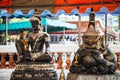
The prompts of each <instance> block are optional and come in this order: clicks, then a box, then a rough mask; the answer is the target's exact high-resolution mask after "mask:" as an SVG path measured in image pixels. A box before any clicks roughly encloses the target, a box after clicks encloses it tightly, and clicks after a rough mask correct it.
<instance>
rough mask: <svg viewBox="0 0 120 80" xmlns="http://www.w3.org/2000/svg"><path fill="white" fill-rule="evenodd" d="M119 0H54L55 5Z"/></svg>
mask: <svg viewBox="0 0 120 80" xmlns="http://www.w3.org/2000/svg"><path fill="white" fill-rule="evenodd" d="M115 1H120V0H55V4H56V5H61V4H91V3H101V2H115Z"/></svg>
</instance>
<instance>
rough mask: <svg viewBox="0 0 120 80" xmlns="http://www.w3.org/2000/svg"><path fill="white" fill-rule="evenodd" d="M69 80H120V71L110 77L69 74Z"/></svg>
mask: <svg viewBox="0 0 120 80" xmlns="http://www.w3.org/2000/svg"><path fill="white" fill-rule="evenodd" d="M67 80H120V71H117V72H116V74H110V75H83V74H73V73H68V76H67Z"/></svg>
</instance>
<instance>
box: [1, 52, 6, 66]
mask: <svg viewBox="0 0 120 80" xmlns="http://www.w3.org/2000/svg"><path fill="white" fill-rule="evenodd" d="M0 55H1V66H0V68H5V63H6V58H5V57H6V53H0Z"/></svg>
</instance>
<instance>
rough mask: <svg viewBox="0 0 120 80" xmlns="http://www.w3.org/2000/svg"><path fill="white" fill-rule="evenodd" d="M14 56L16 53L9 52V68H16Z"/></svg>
mask: <svg viewBox="0 0 120 80" xmlns="http://www.w3.org/2000/svg"><path fill="white" fill-rule="evenodd" d="M13 57H14V53H9V66H8V68H14V65H13V63H14V59H13Z"/></svg>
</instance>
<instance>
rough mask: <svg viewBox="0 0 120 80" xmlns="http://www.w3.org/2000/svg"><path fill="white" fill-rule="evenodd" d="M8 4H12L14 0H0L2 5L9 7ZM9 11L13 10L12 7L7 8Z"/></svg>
mask: <svg viewBox="0 0 120 80" xmlns="http://www.w3.org/2000/svg"><path fill="white" fill-rule="evenodd" d="M7 6H12V0H1V1H0V7H7ZM6 10H7V11H8V12H11V10H12V9H11V8H6Z"/></svg>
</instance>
